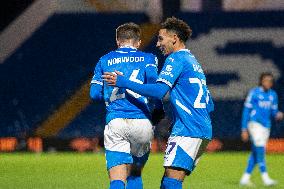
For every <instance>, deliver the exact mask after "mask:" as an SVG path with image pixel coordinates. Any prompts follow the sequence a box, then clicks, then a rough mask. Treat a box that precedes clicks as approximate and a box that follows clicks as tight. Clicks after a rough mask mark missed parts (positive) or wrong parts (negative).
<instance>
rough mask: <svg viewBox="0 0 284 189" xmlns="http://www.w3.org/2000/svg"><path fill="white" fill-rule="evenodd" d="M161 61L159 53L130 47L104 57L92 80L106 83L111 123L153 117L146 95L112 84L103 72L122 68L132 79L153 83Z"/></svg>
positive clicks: (107, 105)
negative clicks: (104, 76) (109, 83)
mask: <svg viewBox="0 0 284 189" xmlns="http://www.w3.org/2000/svg"><path fill="white" fill-rule="evenodd" d="M157 64H158V63H157V58H156V56H154V55H153V54H151V53H145V52H141V51H139V50H137V49H135V48H133V47H130V46H125V47H121V48H118V49H117V50H116V51H111V52H110V53H108V54H106V55H105V56H103V57H101V58H100V60H99V62H98V63H97V65H96V67H95V71H94V76H93V78H92V81H91V83H92V84H98V85H102V86H103V97H104V100H105V103H106V109H107V115H106V122H107V123H108V122H109V121H111V120H112V119H115V118H129V119H145V118H150V111H149V107H148V100H147V98H146V97H144V96H141V95H139V94H137V93H134V92H133V91H131V90H129V89H124V88H118V87H112V86H108V85H107V83H105V82H104V81H103V80H102V78H101V76H102V75H103V73H104V72H114V71H119V72H121V73H122V74H123V75H124V76H125V77H127V78H129V80H131V81H134V82H137V83H140V84H143V83H151V82H153V81H155V80H156V79H157V76H158V74H157ZM153 78H154V79H153Z"/></svg>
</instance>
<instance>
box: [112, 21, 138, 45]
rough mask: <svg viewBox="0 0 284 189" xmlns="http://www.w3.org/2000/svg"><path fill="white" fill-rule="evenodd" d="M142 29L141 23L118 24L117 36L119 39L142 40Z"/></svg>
mask: <svg viewBox="0 0 284 189" xmlns="http://www.w3.org/2000/svg"><path fill="white" fill-rule="evenodd" d="M140 36H141V29H140V27H139V25H137V24H135V23H133V22H129V23H125V24H122V25H120V26H118V28H117V29H116V38H117V39H118V40H121V41H124V40H129V39H134V40H135V41H138V40H140Z"/></svg>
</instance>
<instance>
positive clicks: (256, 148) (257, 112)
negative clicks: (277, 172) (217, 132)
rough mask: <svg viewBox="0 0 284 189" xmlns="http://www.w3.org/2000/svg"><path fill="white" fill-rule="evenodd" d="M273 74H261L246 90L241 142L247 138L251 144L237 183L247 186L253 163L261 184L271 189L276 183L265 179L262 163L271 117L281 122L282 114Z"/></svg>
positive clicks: (265, 172) (250, 183)
mask: <svg viewBox="0 0 284 189" xmlns="http://www.w3.org/2000/svg"><path fill="white" fill-rule="evenodd" d="M273 81H274V79H273V75H272V74H271V73H262V74H261V76H260V78H259V86H258V87H256V88H253V89H251V90H250V92H249V94H248V96H247V98H246V101H245V104H244V110H243V117H242V136H241V137H242V140H243V141H245V142H247V141H248V139H249V137H250V139H251V142H252V152H251V154H250V157H249V160H248V165H247V168H246V172H245V173H244V174H243V176H242V178H241V180H240V184H241V185H246V186H250V185H253V183H252V182H251V181H250V176H251V173H252V171H253V168H254V167H255V165H256V164H258V166H259V170H260V172H261V177H262V181H263V183H264V185H266V186H271V185H275V184H277V182H276V181H275V180H273V179H271V178H270V177H269V176H268V173H267V168H266V162H265V145H266V143H267V141H268V139H269V134H270V127H271V117H273V118H274V119H275V120H282V119H283V117H284V116H283V113H282V112H280V111H278V97H277V94H276V92H275V91H274V90H272V89H271V88H272V86H273Z"/></svg>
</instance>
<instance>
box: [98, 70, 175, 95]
mask: <svg viewBox="0 0 284 189" xmlns="http://www.w3.org/2000/svg"><path fill="white" fill-rule="evenodd" d="M103 77H104V79H105V80H106V82H108V83H109V85H110V86H117V87H120V88H127V89H130V90H132V91H134V92H136V93H138V94H140V95H142V96H147V97H151V98H156V99H160V100H161V99H162V98H163V97H164V96H165V95H166V93H167V92H168V90H170V87H169V86H168V85H166V84H164V83H155V84H140V83H136V82H133V81H130V80H128V79H127V78H126V77H124V76H123V75H119V73H118V72H117V75H116V74H113V73H105V74H104V76H103ZM112 83H115V84H112Z"/></svg>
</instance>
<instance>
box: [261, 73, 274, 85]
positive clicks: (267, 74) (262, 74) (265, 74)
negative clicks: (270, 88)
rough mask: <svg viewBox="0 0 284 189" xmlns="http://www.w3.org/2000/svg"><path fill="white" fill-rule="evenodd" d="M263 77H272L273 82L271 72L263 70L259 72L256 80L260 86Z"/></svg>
mask: <svg viewBox="0 0 284 189" xmlns="http://www.w3.org/2000/svg"><path fill="white" fill-rule="evenodd" d="M265 77H272V79H273V82H274V77H273V74H272V73H271V72H263V73H261V74H260V76H259V80H258V85H259V86H261V85H262V81H263V79H264V78H265Z"/></svg>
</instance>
